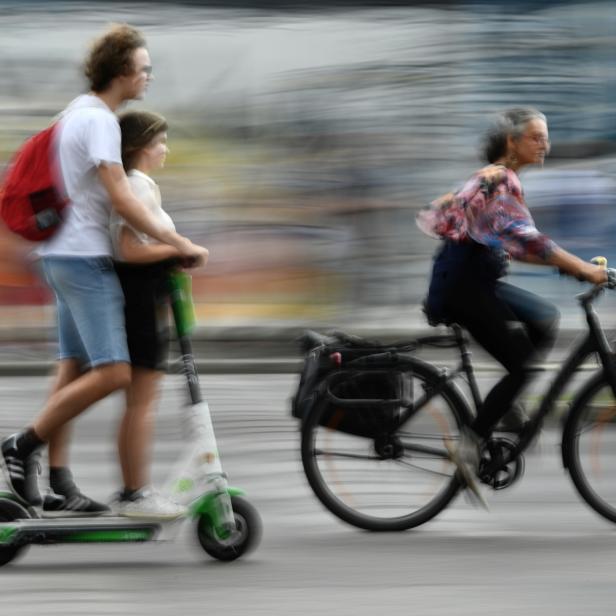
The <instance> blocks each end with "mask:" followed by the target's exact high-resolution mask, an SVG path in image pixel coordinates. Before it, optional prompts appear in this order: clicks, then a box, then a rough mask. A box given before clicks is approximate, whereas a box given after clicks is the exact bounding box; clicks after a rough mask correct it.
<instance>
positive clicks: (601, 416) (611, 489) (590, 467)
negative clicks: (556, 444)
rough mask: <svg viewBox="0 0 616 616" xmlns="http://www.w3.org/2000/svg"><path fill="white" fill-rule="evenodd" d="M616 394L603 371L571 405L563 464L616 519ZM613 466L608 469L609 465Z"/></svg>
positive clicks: (591, 500)
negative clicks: (615, 475)
mask: <svg viewBox="0 0 616 616" xmlns="http://www.w3.org/2000/svg"><path fill="white" fill-rule="evenodd" d="M613 444H616V398H614V394H613V392H612V389H611V387H610V385H609V384H608V382H607V381H606V378H605V375H604V373H603V371H600V372H598V373H596V374H595V375H594V376H592V377H591V378H590V379H589V380H588V381H587V382H586V384H585V385H583V387H582V388H581V389H580V391H579V393H578V395H577V396H576V397H575V399H574V401H573V404H572V405H571V411H570V412H569V415H568V417H567V420H566V422H565V428H564V431H563V437H562V456H563V464H564V466H565V468H566V469H567V470H568V471H569V476H570V477H571V480H572V481H573V484H574V486H575V488H576V489H577V491H578V493H579V495H580V496H581V497H582V499H583V500H584V501H585V502H586V503H587V504H588V505H589V506H590V507H592V509H594V510H595V511H596V512H597V513H598V514H600V515H601V516H603V517H604V518H606V519H607V520H609V521H610V522H616V486H614V482H613V478H614V472H616V458H615V459H612V458H614V456H613V453H614V451H615V448H614V446H613ZM607 464H610V467H609V468H610V470H609V471H608V472H605V468H606V465H607Z"/></svg>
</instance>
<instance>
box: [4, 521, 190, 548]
mask: <svg viewBox="0 0 616 616" xmlns="http://www.w3.org/2000/svg"><path fill="white" fill-rule="evenodd" d="M180 519H181V518H180ZM174 521H176V520H172V521H171V522H174ZM164 523H165V522H160V521H158V522H157V521H151V520H137V519H135V520H131V519H129V518H125V517H119V516H97V517H91V518H55V519H45V518H30V519H19V520H14V521H12V522H2V523H0V545H2V544H3V543H4V544H11V545H26V544H33V543H36V544H50V543H119V542H141V541H151V540H154V539H156V538H157V536H158V535H159V533H160V532H161V530H162V525H163V524H164Z"/></svg>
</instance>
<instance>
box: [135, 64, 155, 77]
mask: <svg viewBox="0 0 616 616" xmlns="http://www.w3.org/2000/svg"><path fill="white" fill-rule="evenodd" d="M138 72H139V73H145V74H146V75H151V74H152V67H151V66H150V65H149V64H146V65H145V66H142V67H141V68H140V69H139V71H138Z"/></svg>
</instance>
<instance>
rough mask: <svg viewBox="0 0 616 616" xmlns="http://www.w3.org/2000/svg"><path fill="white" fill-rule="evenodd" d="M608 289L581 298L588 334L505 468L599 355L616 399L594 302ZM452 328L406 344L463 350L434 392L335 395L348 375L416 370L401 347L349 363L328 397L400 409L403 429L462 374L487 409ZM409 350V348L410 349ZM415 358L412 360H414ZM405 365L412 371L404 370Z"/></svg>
mask: <svg viewBox="0 0 616 616" xmlns="http://www.w3.org/2000/svg"><path fill="white" fill-rule="evenodd" d="M603 290H604V287H601V286H595V287H593V288H592V289H590V290H588V291H586V292H585V293H582V294H580V295H578V296H577V297H576V299H577V300H578V301H579V302H580V304H581V306H582V309H583V310H584V313H585V316H586V322H587V325H588V332H587V334H586V335H585V336H583V337H582V339H581V340H580V341H579V342H578V344H577V345H576V346H575V347H574V348H573V350H572V351H571V352H570V354H569V355H568V357H567V360H566V361H565V362H564V364H563V365H562V368H561V369H560V370H559V372H558V373H557V375H556V377H555V378H554V379H553V381H552V383H551V385H550V387H549V388H548V390H547V392H546V394H545V396H544V397H543V399H542V401H541V404H540V405H539V408H538V410H537V411H536V412H535V413H533V414H532V418H531V420H530V421H529V423H528V425H527V426H526V427H525V428H524V430H523V431H522V432H521V433H520V435H519V437H518V439H517V442H516V443H515V445H514V447H513V448H512V450H511V451H510V452H509V455H508V457H507V459H506V460H501V461H500V463H501V464H502V463H503V461H504V462H505V463H507V462H510V461H512V460H514V459H515V458H517V457H518V456H519V455H520V454H521V453H522V452H523V451H524V450H525V449H526V448H527V447H528V445H529V444H530V443H531V442H532V441H533V439H534V437H535V436H536V435H537V434H538V433H539V431H540V429H541V426H542V424H543V421H544V419H545V417H546V416H547V415H548V414H549V413H550V412H551V410H552V408H553V407H554V404H555V402H556V401H557V400H558V398H559V397H560V395H561V393H562V391H563V390H564V389H565V387H566V385H567V383H568V382H569V381H570V379H571V377H572V376H573V374H574V373H575V372H576V371H577V370H578V368H579V367H580V366H581V365H582V364H583V363H584V361H585V360H586V359H587V358H588V357H589V356H590V355H592V354H594V353H596V354H597V355H598V357H599V359H600V363H601V365H602V368H603V371H604V373H605V376H606V380H607V382H608V383H609V384H610V387H611V388H612V391H613V392H614V396H615V397H616V361H615V358H616V355H615V353H614V351H613V349H612V347H611V346H610V344H609V342H608V340H607V337H606V336H605V332H604V331H603V328H602V326H601V323H600V321H599V317H598V315H597V313H596V311H595V310H594V308H593V306H592V304H593V302H594V300H595V299H597V297H598V296H599V295H600V294H601V293H602V292H603ZM451 329H452V331H453V334H449V335H441V336H426V337H422V338H417V339H416V340H414V341H413V342H412V343H407V345H406V347H407V348H408V349H410V350H414V349H416V348H419V347H420V346H436V347H442V348H448V347H453V346H456V347H457V348H458V349H459V351H460V364H459V365H458V367H457V368H455V369H454V370H452V371H449V370H446V369H443V370H442V371H441V375H442V378H441V379H440V380H439V382H438V383H437V384H436V385H435V386H434V387H432V388H431V389H430V390H427V391H425V392H424V393H423V394H422V395H421V396H420V398H419V399H417V400H415V401H413V400H407V399H404V398H401V399H392V400H369V399H367V400H360V399H341V398H338V397H337V396H335V395H334V394H333V393H332V392H331V388H330V387H331V385H332V383H334V382H335V380H336V379H337V378H340V377H344V375H345V374H346V373H348V372H349V371H350V370H349V369H351V370H357V369H358V370H360V371H366V372H375V371H384V370H392V369H395V370H396V371H399V372H405V371H410V370H411V369H412V362H411V361H407V362H405V356H406V357H409V355H408V354H407V353H405V352H401V351H400V346H396V345H392V346H391V347H382V348H380V349H375V351H377V352H375V353H372V354H368V355H366V356H363V357H360V358H358V359H356V360H353V361H351V362H349V364H348V365H347V370H342V371H340V372H336V373H334V374H333V375H331V377H328V378H327V379H326V387H327V390H326V391H327V395H328V397H329V398H330V400H331V401H332V402H333V403H335V404H337V405H339V406H347V407H357V406H366V407H367V406H370V407H372V408H391V406H398V407H401V408H402V411H401V414H400V418H399V424H398V427H400V426H402V425H404V424H405V423H406V422H407V421H408V420H409V419H410V418H411V417H412V416H413V415H414V414H415V413H416V412H417V411H418V410H420V409H421V408H422V407H423V406H424V405H426V404H427V403H428V402H429V401H430V400H431V399H432V398H434V397H435V396H437V395H438V394H440V393H442V392H443V391H444V390H445V389H446V388H448V387H450V386H451V383H452V382H453V381H454V380H455V379H456V378H457V377H458V376H459V375H461V374H464V375H465V376H466V379H467V382H468V386H469V389H470V392H471V395H472V399H473V406H474V407H475V409H478V408H480V406H481V404H482V399H481V395H480V393H479V388H478V386H477V381H476V378H475V374H474V370H473V366H472V363H471V352H470V350H469V348H468V340H467V338H466V336H465V335H464V332H463V330H462V328H461V327H460V326H459V325H455V324H454V325H452V326H451ZM405 350H406V349H405ZM414 359H415V358H413V360H414ZM405 363H407V364H408V365H407V367H406V370H405ZM405 448H407V449H409V450H411V451H413V450H416V451H421V452H422V453H431V454H435V455H441V456H443V457H447V455H448V454H447V453H446V452H444V451H443V450H438V449H435V448H432V447H425V446H420V445H410V444H409V445H406V444H405ZM492 470H497V469H492V468H491V467H490V466H488V467H487V468H486V472H488V473H489V472H491V471H492Z"/></svg>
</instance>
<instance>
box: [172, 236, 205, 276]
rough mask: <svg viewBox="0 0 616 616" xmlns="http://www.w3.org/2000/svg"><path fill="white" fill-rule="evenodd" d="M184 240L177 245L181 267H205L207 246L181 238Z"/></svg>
mask: <svg viewBox="0 0 616 616" xmlns="http://www.w3.org/2000/svg"><path fill="white" fill-rule="evenodd" d="M183 239H184V240H185V241H184V242H182V244H181V245H180V246H178V251H179V252H180V262H181V264H182V267H185V268H187V269H190V268H195V267H205V266H206V264H207V260H208V257H209V255H210V253H209V251H208V249H207V248H204V247H203V246H198V245H197V244H193V243H192V242H191V241H190V240H189V239H187V238H183Z"/></svg>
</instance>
